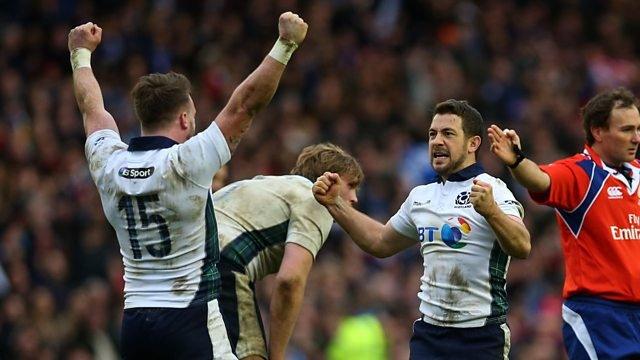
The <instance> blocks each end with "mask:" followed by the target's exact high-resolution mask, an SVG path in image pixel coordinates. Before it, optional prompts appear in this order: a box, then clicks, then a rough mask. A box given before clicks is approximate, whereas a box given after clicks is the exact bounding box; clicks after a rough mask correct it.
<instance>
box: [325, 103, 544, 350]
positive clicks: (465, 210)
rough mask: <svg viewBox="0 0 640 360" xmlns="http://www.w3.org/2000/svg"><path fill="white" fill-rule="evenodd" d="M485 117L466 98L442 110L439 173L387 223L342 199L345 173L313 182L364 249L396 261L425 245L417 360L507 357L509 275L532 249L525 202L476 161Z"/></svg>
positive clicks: (432, 136) (436, 126) (432, 150)
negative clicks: (410, 249) (511, 265)
mask: <svg viewBox="0 0 640 360" xmlns="http://www.w3.org/2000/svg"><path fill="white" fill-rule="evenodd" d="M482 130H483V125H482V117H481V116H480V113H479V112H478V111H477V110H476V109H474V108H473V107H471V106H470V105H469V104H468V103H467V102H466V101H458V100H447V101H445V102H442V103H440V104H438V105H437V106H436V108H435V116H434V117H433V119H432V122H431V126H430V128H429V154H430V158H431V163H432V166H433V169H434V170H435V172H436V173H437V175H438V176H437V177H436V178H434V179H433V181H431V182H429V183H427V184H425V185H421V186H417V187H416V188H414V189H413V190H412V191H411V193H410V194H409V196H408V198H407V200H406V201H405V202H404V203H403V204H402V206H401V208H400V209H399V210H398V212H397V213H396V214H395V215H394V216H393V217H392V218H391V219H390V220H389V222H387V224H386V225H384V224H382V223H379V222H377V221H375V220H373V219H371V218H370V217H368V216H366V215H365V214H363V213H361V212H358V211H357V210H355V209H353V208H352V207H350V206H347V204H345V203H344V201H343V200H341V199H340V197H338V196H336V189H334V186H340V183H341V181H342V180H341V178H340V176H339V175H338V174H332V173H326V174H324V175H323V176H321V177H320V178H318V180H317V181H316V182H315V184H314V187H313V192H314V195H315V197H316V199H317V200H318V201H319V202H320V203H322V204H323V205H325V206H326V207H327V209H328V210H329V212H330V213H331V215H332V216H333V217H334V219H336V221H337V222H338V223H339V224H340V225H341V226H342V227H343V228H344V229H345V230H346V231H347V232H348V233H349V235H351V237H352V238H353V240H354V241H355V242H356V243H357V244H358V245H359V246H360V247H361V248H362V249H363V250H365V251H366V252H368V253H370V254H373V255H375V256H378V257H387V256H391V255H393V254H395V253H397V252H399V251H401V250H404V249H406V248H408V247H410V246H412V245H413V244H415V243H417V242H418V243H420V250H421V252H422V255H423V258H424V274H423V276H422V278H421V285H420V292H419V294H418V297H419V299H420V312H421V313H422V314H423V316H422V319H419V320H418V321H416V322H415V324H414V333H413V337H412V339H411V344H410V354H411V355H410V356H411V358H412V359H469V358H473V359H503V358H504V359H506V358H507V357H508V353H509V348H510V337H509V329H508V327H507V325H506V312H507V300H506V288H505V283H506V280H505V279H506V272H507V267H508V264H509V259H510V256H515V257H518V258H526V257H527V256H528V254H529V251H530V249H531V244H530V238H529V232H528V231H527V229H526V228H525V226H524V225H523V223H522V216H523V211H522V206H521V205H520V203H518V202H517V201H516V200H515V198H514V197H513V194H512V193H511V192H510V191H509V190H508V189H507V187H506V186H505V184H504V183H503V182H502V181H500V180H499V179H497V178H494V177H492V176H490V175H489V174H487V173H485V172H484V170H483V169H482V167H481V166H480V165H479V164H478V163H477V162H476V155H475V154H476V151H477V150H478V148H479V147H480V144H481V143H482Z"/></svg>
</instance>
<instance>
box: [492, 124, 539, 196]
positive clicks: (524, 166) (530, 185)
mask: <svg viewBox="0 0 640 360" xmlns="http://www.w3.org/2000/svg"><path fill="white" fill-rule="evenodd" d="M487 132H488V134H489V141H490V142H491V152H492V153H493V154H494V155H495V156H497V157H498V159H500V160H501V161H502V162H503V163H504V164H505V165H507V166H508V167H509V170H510V171H511V174H513V177H515V178H516V180H518V182H519V183H520V184H522V186H524V187H526V188H527V190H529V191H531V192H533V193H543V192H546V191H547V190H548V189H549V186H551V178H549V175H547V173H545V172H544V171H542V170H540V167H538V164H536V163H535V162H533V161H531V160H529V159H526V158H524V159H522V160H521V161H520V163H519V164H516V161H517V160H518V154H517V153H516V151H515V150H514V146H515V147H516V148H517V149H522V145H521V144H520V137H519V136H518V134H516V132H515V131H514V130H507V129H505V131H502V130H501V129H500V128H499V127H497V126H496V125H491V127H490V128H489V129H488V130H487ZM521 156H523V155H521ZM514 166H515V167H514Z"/></svg>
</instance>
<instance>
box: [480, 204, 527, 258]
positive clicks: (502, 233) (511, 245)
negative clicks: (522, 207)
mask: <svg viewBox="0 0 640 360" xmlns="http://www.w3.org/2000/svg"><path fill="white" fill-rule="evenodd" d="M485 219H486V220H487V222H488V223H489V225H490V226H491V228H492V229H493V232H494V233H495V234H496V237H497V238H498V242H499V243H500V247H501V248H502V250H504V252H505V253H507V255H510V256H513V257H516V258H518V259H525V258H527V256H529V252H530V251H531V239H530V236H529V232H528V231H527V229H526V228H525V226H524V225H523V224H521V223H519V222H518V221H516V220H515V219H512V218H511V217H509V215H507V214H505V213H504V212H502V210H500V209H499V208H497V209H496V210H495V211H494V212H493V213H492V214H491V215H488V216H485Z"/></svg>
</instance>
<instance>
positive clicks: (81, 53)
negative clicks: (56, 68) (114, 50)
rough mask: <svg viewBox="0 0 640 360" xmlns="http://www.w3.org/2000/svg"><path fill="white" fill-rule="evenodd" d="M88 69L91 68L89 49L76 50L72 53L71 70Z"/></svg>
mask: <svg viewBox="0 0 640 360" xmlns="http://www.w3.org/2000/svg"><path fill="white" fill-rule="evenodd" d="M83 67H88V68H91V50H89V49H87V48H76V49H73V50H72V51H71V69H72V70H73V71H75V70H76V69H79V68H83Z"/></svg>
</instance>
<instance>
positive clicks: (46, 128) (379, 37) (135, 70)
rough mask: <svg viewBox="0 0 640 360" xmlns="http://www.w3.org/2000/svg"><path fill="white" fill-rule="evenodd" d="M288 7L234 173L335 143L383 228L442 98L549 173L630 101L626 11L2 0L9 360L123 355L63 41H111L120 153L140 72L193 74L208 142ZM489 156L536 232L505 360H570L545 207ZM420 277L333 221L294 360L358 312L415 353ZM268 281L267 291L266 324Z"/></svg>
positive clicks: (556, 255) (2, 330) (111, 246)
mask: <svg viewBox="0 0 640 360" xmlns="http://www.w3.org/2000/svg"><path fill="white" fill-rule="evenodd" d="M288 10H292V11H294V12H296V13H298V14H300V15H301V16H302V17H303V18H304V19H305V21H306V22H307V23H308V24H309V34H308V36H307V40H306V41H305V42H304V44H303V45H302V46H301V48H300V49H299V50H298V51H297V52H296V54H294V56H293V59H292V61H291V62H290V63H289V65H288V67H287V70H286V72H285V75H284V77H283V80H282V82H281V84H280V88H279V90H278V93H277V94H276V96H275V98H274V100H273V102H272V103H271V104H270V105H269V106H268V108H267V109H266V110H265V111H264V112H263V113H261V114H260V115H259V116H258V118H257V119H256V120H255V121H254V124H253V125H252V127H251V129H250V131H249V133H248V135H247V136H246V137H245V139H244V140H243V141H242V143H241V144H240V146H239V148H238V150H237V151H236V153H235V154H234V156H233V158H232V160H231V162H230V163H229V174H230V176H229V179H228V180H229V181H233V180H236V179H244V178H248V177H252V176H254V175H256V174H283V173H287V172H288V170H289V169H290V168H291V167H292V166H293V164H294V161H295V159H296V157H297V154H298V152H299V151H300V149H301V148H302V147H304V146H306V145H308V144H312V143H317V142H321V141H331V142H334V143H336V144H338V145H340V146H342V147H344V148H345V149H346V150H348V151H350V152H351V153H353V154H354V155H355V156H356V158H357V159H358V160H359V161H360V162H361V164H362V166H363V169H364V173H365V175H366V179H365V182H364V183H363V185H362V187H361V189H360V190H359V193H358V195H359V200H360V202H359V208H360V209H361V210H363V211H364V212H365V213H368V214H371V215H373V216H374V217H375V218H377V219H380V220H382V221H386V220H387V219H388V218H389V217H390V216H391V215H393V213H395V211H396V210H397V209H398V207H399V205H400V204H401V203H402V201H403V200H404V199H405V197H406V196H407V194H408V192H409V190H410V189H411V188H412V187H413V186H415V185H417V184H420V183H421V181H423V179H424V178H425V176H427V174H428V173H429V172H430V169H429V167H428V155H427V144H426V130H427V127H428V124H429V120H430V112H429V111H430V109H432V107H433V106H434V105H435V104H436V103H437V102H439V101H442V100H445V99H448V98H457V99H468V100H469V101H470V102H471V104H472V105H474V106H475V107H477V108H478V109H479V110H480V112H481V113H482V114H483V116H484V118H485V123H486V125H487V126H488V125H489V124H491V123H496V124H499V125H500V126H502V127H508V128H513V129H516V130H517V131H518V132H519V134H520V135H521V137H522V138H523V141H524V150H525V152H526V154H527V156H528V157H530V158H532V159H534V160H535V161H537V162H539V163H547V162H551V161H552V160H555V159H557V158H560V157H563V156H565V155H568V154H572V153H576V152H579V151H581V149H582V145H583V130H582V127H581V120H580V116H579V109H580V107H581V106H582V105H583V104H584V103H585V101H586V100H587V99H588V98H589V97H591V96H592V95H594V94H595V93H596V92H597V91H599V90H601V89H606V88H610V87H613V86H626V87H628V88H630V89H631V90H632V91H634V92H635V93H636V94H637V93H638V92H639V91H640V67H639V60H640V11H639V10H640V2H637V1H625V0H616V1H598V0H564V1H524V0H520V1H516V0H514V1H502V0H486V1H477V2H474V1H453V0H318V1H302V0H299V1H296V0H279V1H275V0H274V1H267V0H249V1H232V0H226V1H223V0H208V1H177V0H173V1H172V0H158V1H153V2H146V1H142V0H131V1H106V0H96V1H86V0H41V1H30V2H22V1H17V2H15V1H13V2H12V1H7V2H0V265H1V266H0V358H2V359H5V358H6V359H91V358H95V359H112V358H116V357H117V356H118V337H119V329H120V319H121V315H122V303H123V295H122V291H123V279H122V275H123V270H122V263H121V258H120V254H119V250H118V245H117V241H116V239H115V235H114V232H113V230H112V229H111V227H110V225H109V224H108V223H107V221H106V219H105V217H104V215H103V212H102V207H101V205H100V200H99V196H98V193H97V191H96V189H95V187H94V185H93V183H92V181H91V178H90V176H89V172H88V168H87V165H86V160H85V157H84V140H85V135H84V131H83V127H82V119H81V117H80V114H79V113H78V111H77V107H76V104H75V99H74V95H73V89H72V82H71V77H70V76H71V70H70V66H69V55H68V50H67V34H68V32H69V30H70V29H71V28H72V27H74V26H76V25H78V24H80V23H83V22H86V21H93V22H95V23H97V24H99V25H100V26H101V27H102V28H103V29H104V33H103V39H102V43H101V44H100V46H99V47H98V50H97V51H96V52H95V53H94V55H93V61H92V65H93V69H94V72H95V73H96V76H97V78H98V80H99V82H100V85H101V86H102V91H103V96H104V100H105V105H106V107H107V110H108V111H110V112H111V113H112V114H113V116H114V117H115V119H116V121H117V124H118V126H119V129H120V134H121V136H122V138H123V140H125V141H128V140H129V139H130V138H131V137H134V136H137V135H138V134H139V126H138V124H137V121H136V120H135V118H134V116H133V113H132V110H131V109H132V107H131V102H130V98H129V91H130V89H131V88H132V85H133V84H134V83H135V82H136V80H137V79H138V77H140V76H141V75H144V74H146V73H149V72H167V71H170V70H173V71H177V72H182V73H185V74H187V76H188V77H189V78H190V79H191V80H192V82H193V94H192V95H193V98H194V101H195V104H196V108H197V116H196V117H197V119H198V123H199V128H200V129H202V128H204V127H205V126H207V124H208V123H209V122H210V121H211V120H212V119H213V118H214V117H215V116H216V114H217V113H218V112H219V111H220V109H221V108H222V107H223V106H224V104H225V103H226V101H227V99H228V98H229V96H230V94H231V92H232V91H233V89H234V88H235V87H236V86H237V85H238V84H239V82H240V81H241V80H242V79H243V78H244V77H246V76H247V75H248V74H249V73H250V72H251V70H252V69H254V68H255V67H256V66H257V65H258V64H259V62H260V61H261V59H262V58H263V57H264V56H265V54H267V52H268V50H269V49H270V48H271V46H272V44H273V43H274V41H275V40H276V36H277V18H278V15H279V14H280V13H282V12H284V11H288ZM485 143H486V141H485ZM480 162H481V163H482V164H483V165H484V166H485V168H486V169H487V170H488V172H489V173H491V174H493V175H495V176H498V177H500V178H502V179H503V180H504V181H505V182H507V183H508V184H509V186H510V188H511V189H512V190H513V191H514V193H515V195H516V197H517V198H518V199H519V200H520V201H521V202H522V203H523V204H524V205H525V211H526V215H525V221H526V225H527V227H528V228H529V230H530V231H531V238H532V244H533V248H532V251H531V255H530V257H529V258H528V259H527V260H514V261H512V262H511V266H510V270H509V276H508V282H507V292H508V294H509V300H510V310H509V316H508V323H509V326H510V328H511V333H512V352H511V355H512V358H514V359H540V360H542V359H562V358H563V357H564V353H563V350H562V347H561V341H562V338H561V324H562V320H561V317H560V306H561V301H562V299H561V288H562V280H563V259H562V254H561V249H560V239H559V236H558V233H557V230H556V226H555V220H554V214H553V212H552V211H551V210H550V209H548V208H545V207H541V206H538V205H535V204H534V203H533V202H532V201H531V199H530V197H529V196H528V194H527V193H526V192H525V191H523V189H522V188H521V187H519V186H517V185H516V184H514V183H513V181H512V179H511V178H510V175H509V173H508V171H506V169H505V168H504V167H503V166H502V165H500V164H499V163H498V162H497V161H496V160H495V159H494V158H493V157H492V155H490V154H489V152H488V146H486V145H485V146H484V147H483V149H482V151H481V154H480ZM422 271H423V265H422V258H421V256H420V254H419V249H418V246H415V247H413V248H411V249H409V250H407V251H405V252H403V253H401V254H399V255H397V256H394V257H391V258H388V259H382V260H380V259H375V258H373V257H371V256H368V255H366V254H365V253H363V252H362V251H360V250H359V249H358V248H357V247H356V246H355V245H354V244H353V243H352V242H351V241H350V239H349V238H348V236H346V235H345V234H344V233H343V232H342V231H341V230H340V229H339V227H337V226H336V227H335V228H334V230H332V233H331V235H330V238H329V239H328V241H327V243H326V245H325V247H324V248H323V249H322V251H321V252H320V254H319V256H318V258H317V260H316V263H315V264H314V267H313V270H312V273H311V275H310V279H309V281H308V285H307V291H306V297H305V303H304V305H303V310H302V313H301V315H300V318H299V320H298V324H297V327H296V330H295V332H294V335H293V338H292V341H291V343H290V353H289V355H290V358H291V359H296V360H297V359H300V360H302V359H310V360H311V359H323V358H331V357H332V356H334V355H331V354H330V352H329V351H328V350H327V349H330V348H331V347H332V344H333V343H334V342H335V336H334V335H335V334H336V333H337V329H338V328H339V326H340V325H341V324H342V323H343V320H344V319H346V318H348V317H350V316H354V315H358V314H363V313H367V314H373V315H374V316H375V317H376V319H378V320H379V322H380V324H382V327H383V329H384V336H385V342H386V349H385V351H386V352H387V354H388V355H387V356H388V357H389V358H391V359H406V358H408V341H409V338H410V336H411V329H412V322H413V321H414V320H415V319H416V318H418V299H417V296H416V294H417V292H418V290H419V278H420V276H421V275H422ZM594 271H597V269H594ZM269 284H270V283H269V281H266V282H264V283H263V284H261V285H260V290H259V291H260V292H261V294H262V296H261V302H262V310H263V317H264V318H265V321H268V306H267V304H268V294H269V292H270V286H269Z"/></svg>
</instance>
